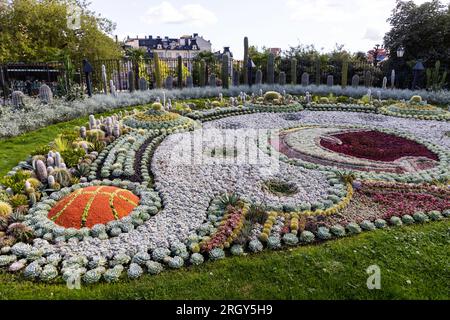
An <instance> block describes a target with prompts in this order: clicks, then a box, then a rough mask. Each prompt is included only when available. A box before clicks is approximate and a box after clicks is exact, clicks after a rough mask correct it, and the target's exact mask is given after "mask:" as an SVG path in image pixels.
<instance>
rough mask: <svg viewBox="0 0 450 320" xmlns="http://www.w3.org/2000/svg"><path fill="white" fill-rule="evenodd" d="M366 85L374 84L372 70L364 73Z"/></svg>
mask: <svg viewBox="0 0 450 320" xmlns="http://www.w3.org/2000/svg"><path fill="white" fill-rule="evenodd" d="M364 85H365V86H366V87H367V88H369V87H371V86H372V73H371V72H370V71H366V72H365V73H364Z"/></svg>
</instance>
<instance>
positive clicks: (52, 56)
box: [0, 0, 122, 62]
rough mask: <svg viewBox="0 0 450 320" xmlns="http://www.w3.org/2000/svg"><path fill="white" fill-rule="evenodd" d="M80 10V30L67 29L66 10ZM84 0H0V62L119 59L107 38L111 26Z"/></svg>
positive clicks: (112, 41)
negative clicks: (75, 6) (75, 7)
mask: <svg viewBox="0 0 450 320" xmlns="http://www.w3.org/2000/svg"><path fill="white" fill-rule="evenodd" d="M73 5H78V6H79V7H80V8H81V19H80V22H81V28H80V29H78V30H72V29H71V28H69V26H68V23H67V20H68V12H70V11H69V10H68V8H70V6H73ZM88 6H89V3H87V2H86V1H85V0H12V1H9V0H0V26H1V28H0V43H1V44H2V45H1V46H0V62H1V61H3V62H7V61H25V62H36V61H56V60H62V58H63V57H66V56H68V57H70V58H71V59H72V60H73V61H81V60H82V59H83V58H88V59H89V60H96V59H110V58H117V57H120V56H121V54H122V53H121V50H120V47H119V46H118V45H117V44H116V43H115V41H114V40H113V39H112V38H111V34H112V32H113V30H114V29H115V24H114V23H112V22H111V21H110V20H108V19H106V18H103V17H101V16H99V15H98V14H96V13H95V12H93V11H90V10H89V8H88Z"/></svg>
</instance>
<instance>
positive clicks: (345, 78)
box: [341, 59, 348, 88]
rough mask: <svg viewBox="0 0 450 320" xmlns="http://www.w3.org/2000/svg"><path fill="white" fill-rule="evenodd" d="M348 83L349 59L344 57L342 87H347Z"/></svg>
mask: <svg viewBox="0 0 450 320" xmlns="http://www.w3.org/2000/svg"><path fill="white" fill-rule="evenodd" d="M347 83H348V60H347V59H344V61H343V62H342V75H341V86H342V88H345V87H347Z"/></svg>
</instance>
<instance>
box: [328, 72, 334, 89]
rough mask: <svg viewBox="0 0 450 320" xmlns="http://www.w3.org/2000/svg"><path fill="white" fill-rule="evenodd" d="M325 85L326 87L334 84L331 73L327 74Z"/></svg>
mask: <svg viewBox="0 0 450 320" xmlns="http://www.w3.org/2000/svg"><path fill="white" fill-rule="evenodd" d="M327 86H328V87H332V86H334V77H333V75H331V74H330V75H328V76H327Z"/></svg>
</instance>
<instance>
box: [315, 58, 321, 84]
mask: <svg viewBox="0 0 450 320" xmlns="http://www.w3.org/2000/svg"><path fill="white" fill-rule="evenodd" d="M321 76H322V73H321V66H320V58H319V57H317V59H316V85H317V86H320V82H321V81H320V78H321Z"/></svg>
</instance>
